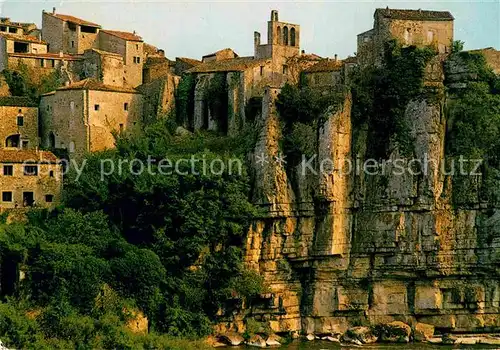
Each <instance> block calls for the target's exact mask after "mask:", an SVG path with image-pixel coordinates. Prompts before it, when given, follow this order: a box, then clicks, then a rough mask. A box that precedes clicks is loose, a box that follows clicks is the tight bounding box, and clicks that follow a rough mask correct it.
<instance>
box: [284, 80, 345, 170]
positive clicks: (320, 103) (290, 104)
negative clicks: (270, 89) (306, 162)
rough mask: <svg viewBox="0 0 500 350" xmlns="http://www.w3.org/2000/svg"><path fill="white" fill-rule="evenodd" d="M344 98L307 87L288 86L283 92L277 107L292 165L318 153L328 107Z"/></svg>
mask: <svg viewBox="0 0 500 350" xmlns="http://www.w3.org/2000/svg"><path fill="white" fill-rule="evenodd" d="M343 97H344V93H343V92H339V91H337V90H333V89H332V90H331V91H321V90H317V89H314V88H311V87H309V86H307V85H302V86H295V85H290V84H287V85H285V86H284V87H283V88H282V89H281V92H280V94H279V95H278V99H277V101H276V107H277V109H278V112H279V115H280V118H281V120H282V124H283V131H282V133H283V151H284V152H285V154H286V156H287V161H288V164H289V165H290V166H293V165H295V164H297V162H298V161H300V159H302V155H306V156H311V155H313V154H314V153H315V152H316V147H317V138H318V135H317V134H318V130H319V127H320V126H321V124H322V123H324V121H325V120H324V119H323V117H324V113H325V112H326V110H327V108H328V107H330V106H337V105H338V104H339V103H341V102H343Z"/></svg>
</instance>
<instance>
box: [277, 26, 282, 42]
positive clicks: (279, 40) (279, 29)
mask: <svg viewBox="0 0 500 350" xmlns="http://www.w3.org/2000/svg"><path fill="white" fill-rule="evenodd" d="M277 36H278V45H280V44H281V42H282V40H281V27H280V26H278V35H277Z"/></svg>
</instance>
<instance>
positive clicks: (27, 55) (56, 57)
mask: <svg viewBox="0 0 500 350" xmlns="http://www.w3.org/2000/svg"><path fill="white" fill-rule="evenodd" d="M8 55H9V57H10V56H12V57H25V58H45V59H54V60H62V59H64V60H67V61H79V60H83V56H80V55H66V54H64V55H63V56H62V57H61V55H60V54H58V53H8Z"/></svg>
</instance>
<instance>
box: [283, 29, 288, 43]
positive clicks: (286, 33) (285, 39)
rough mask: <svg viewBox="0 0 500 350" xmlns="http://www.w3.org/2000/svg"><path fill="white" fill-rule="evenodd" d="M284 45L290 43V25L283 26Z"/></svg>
mask: <svg viewBox="0 0 500 350" xmlns="http://www.w3.org/2000/svg"><path fill="white" fill-rule="evenodd" d="M283 45H288V27H284V28H283Z"/></svg>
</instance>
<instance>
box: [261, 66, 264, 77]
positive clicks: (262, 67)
mask: <svg viewBox="0 0 500 350" xmlns="http://www.w3.org/2000/svg"><path fill="white" fill-rule="evenodd" d="M263 75H264V66H260V76H263Z"/></svg>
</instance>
